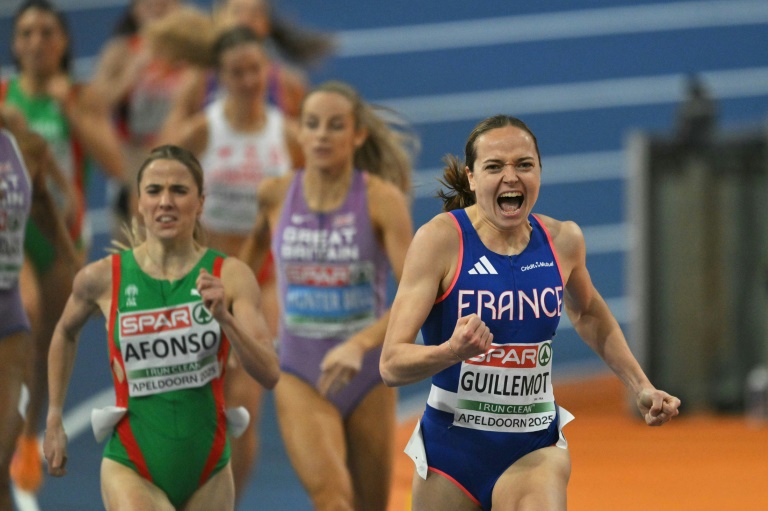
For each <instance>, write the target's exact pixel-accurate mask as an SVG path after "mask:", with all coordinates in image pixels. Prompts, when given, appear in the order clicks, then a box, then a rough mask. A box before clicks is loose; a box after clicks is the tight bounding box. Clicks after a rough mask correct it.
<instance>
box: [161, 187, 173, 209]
mask: <svg viewBox="0 0 768 511" xmlns="http://www.w3.org/2000/svg"><path fill="white" fill-rule="evenodd" d="M172 205H173V199H172V197H171V194H170V192H167V191H166V192H163V193H161V194H160V207H164V208H168V207H171V206H172Z"/></svg>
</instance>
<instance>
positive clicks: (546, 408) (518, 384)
mask: <svg viewBox="0 0 768 511" xmlns="http://www.w3.org/2000/svg"><path fill="white" fill-rule="evenodd" d="M551 375H552V341H544V342H541V343H538V344H492V345H491V349H490V350H488V351H487V352H486V353H484V354H482V355H478V356H477V357H473V358H471V359H469V360H466V361H464V362H463V363H462V364H461V376H460V378H459V387H458V392H457V394H456V406H455V408H454V410H453V412H454V421H453V424H454V425H455V426H459V427H462V428H469V429H477V430H483V431H499V432H506V433H512V432H514V433H525V432H531V431H539V430H542V429H546V428H547V427H549V424H550V423H551V422H552V421H554V420H555V417H556V415H557V412H556V409H555V396H554V393H553V391H552V380H551Z"/></svg>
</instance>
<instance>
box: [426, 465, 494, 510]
mask: <svg viewBox="0 0 768 511" xmlns="http://www.w3.org/2000/svg"><path fill="white" fill-rule="evenodd" d="M412 488H413V496H412V508H413V511H434V510H437V509H439V510H440V511H478V510H479V509H480V506H478V505H477V504H475V502H474V501H473V500H471V499H470V498H469V497H468V496H467V495H466V494H465V493H464V492H463V491H462V490H461V489H460V488H459V487H458V486H456V484H454V483H453V482H452V481H450V480H449V479H448V478H447V477H445V476H443V475H441V474H438V473H437V472H431V471H430V472H428V473H427V479H426V480H424V479H422V478H421V476H420V475H419V474H417V473H416V471H414V473H413V486H412Z"/></svg>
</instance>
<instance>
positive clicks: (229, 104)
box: [224, 96, 266, 131]
mask: <svg viewBox="0 0 768 511" xmlns="http://www.w3.org/2000/svg"><path fill="white" fill-rule="evenodd" d="M224 117H225V118H226V119H227V121H228V122H229V124H230V125H231V126H232V127H233V128H235V129H236V130H238V131H258V130H260V129H261V128H262V127H263V126H264V121H265V120H266V113H265V107H264V102H263V101H251V100H249V101H238V100H237V99H234V98H232V97H231V96H229V97H228V98H227V100H226V101H225V102H224Z"/></svg>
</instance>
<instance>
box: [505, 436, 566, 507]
mask: <svg viewBox="0 0 768 511" xmlns="http://www.w3.org/2000/svg"><path fill="white" fill-rule="evenodd" d="M570 475H571V457H570V454H569V452H568V450H567V449H561V448H559V447H555V446H551V447H544V448H543V449H537V450H535V451H533V452H532V453H529V454H527V455H525V456H523V457H522V458H520V459H519V460H517V461H516V462H515V463H514V464H513V465H512V466H511V467H509V468H508V469H507V470H506V471H504V473H503V474H502V475H501V477H499V480H498V481H496V485H495V486H494V488H493V494H492V498H493V500H492V502H493V509H494V511H513V510H514V511H525V510H536V511H565V509H566V490H567V487H568V479H569V478H570Z"/></svg>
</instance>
